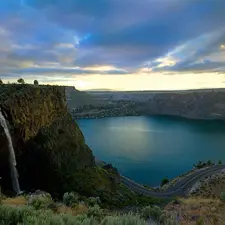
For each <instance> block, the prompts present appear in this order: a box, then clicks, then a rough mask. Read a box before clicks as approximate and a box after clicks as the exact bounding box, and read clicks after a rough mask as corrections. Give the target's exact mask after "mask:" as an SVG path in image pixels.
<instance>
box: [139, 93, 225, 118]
mask: <svg viewBox="0 0 225 225" xmlns="http://www.w3.org/2000/svg"><path fill="white" fill-rule="evenodd" d="M142 97H143V101H141V102H139V101H137V102H136V109H137V111H138V112H139V113H141V114H142V115H172V116H180V117H185V118H189V119H203V120H213V119H217V120H224V119H225V104H224V102H225V90H224V89H208V90H207V89H206V90H190V91H168V92H155V93H151V92H146V93H144V94H142Z"/></svg>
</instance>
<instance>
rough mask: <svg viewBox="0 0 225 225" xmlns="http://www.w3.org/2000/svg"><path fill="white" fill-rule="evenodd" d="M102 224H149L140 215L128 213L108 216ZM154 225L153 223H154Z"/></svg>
mask: <svg viewBox="0 0 225 225" xmlns="http://www.w3.org/2000/svg"><path fill="white" fill-rule="evenodd" d="M101 225H148V223H147V222H146V221H145V220H143V219H142V218H140V216H139V215H134V214H127V215H122V216H107V217H105V218H104V219H103V220H102V222H101ZM152 225H153V224H152Z"/></svg>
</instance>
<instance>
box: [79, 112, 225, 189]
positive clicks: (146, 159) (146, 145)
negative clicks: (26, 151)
mask: <svg viewBox="0 0 225 225" xmlns="http://www.w3.org/2000/svg"><path fill="white" fill-rule="evenodd" d="M77 122H78V124H79V126H80V128H81V130H82V131H83V133H84V136H85V139H86V142H87V144H88V145H89V146H90V148H91V149H92V150H93V152H94V155H95V156H96V157H97V158H98V159H101V160H103V161H106V162H108V163H112V164H113V165H114V166H116V167H117V168H118V170H119V171H120V172H121V174H123V175H124V176H127V177H129V178H131V179H133V180H135V181H137V182H140V183H143V184H148V185H152V186H156V185H159V183H160V182H161V180H162V178H163V177H166V176H167V177H168V178H173V177H175V176H177V175H179V174H181V173H184V172H186V171H187V170H190V169H191V168H192V165H193V164H194V163H196V162H197V161H198V160H208V159H211V160H212V161H216V162H217V161H218V160H219V159H221V160H223V161H224V162H225V123H224V122H219V121H194V120H186V119H179V118H173V117H145V116H140V117H112V118H104V119H81V120H77Z"/></svg>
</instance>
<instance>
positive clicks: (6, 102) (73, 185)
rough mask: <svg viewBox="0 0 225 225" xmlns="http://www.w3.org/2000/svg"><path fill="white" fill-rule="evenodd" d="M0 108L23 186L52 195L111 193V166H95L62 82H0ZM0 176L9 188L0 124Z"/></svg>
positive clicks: (5, 145) (5, 142)
mask: <svg viewBox="0 0 225 225" xmlns="http://www.w3.org/2000/svg"><path fill="white" fill-rule="evenodd" d="M0 109H1V111H2V114H3V115H4V117H5V119H6V120H7V121H8V126H9V128H10V133H11V136H12V140H13V145H14V149H15V153H16V158H17V164H18V166H17V168H18V172H19V175H20V176H19V180H20V183H21V187H22V189H25V190H30V189H41V190H45V191H48V192H50V193H51V194H53V195H55V196H59V195H61V194H63V193H64V192H67V191H77V192H79V193H81V194H84V195H92V196H94V195H96V196H99V195H102V198H104V197H105V196H106V195H107V198H108V196H110V195H113V191H114V190H115V189H116V188H117V181H116V179H112V174H111V172H110V171H109V172H107V171H106V170H104V169H102V168H99V167H97V166H96V165H95V160H94V156H93V154H92V151H91V150H90V149H89V147H88V146H87V145H86V144H85V140H84V136H83V134H82V132H81V131H80V129H79V127H78V125H77V124H76V122H75V121H74V120H73V119H72V117H71V115H70V113H69V112H68V109H67V103H66V98H65V87H60V86H34V85H18V84H17V85H1V87H0ZM113 176H115V178H116V177H117V176H118V174H115V173H114V174H113ZM0 177H2V180H1V185H2V186H3V189H5V190H7V189H10V188H11V181H10V172H9V163H8V148H7V140H6V137H5V134H4V130H3V128H2V127H0Z"/></svg>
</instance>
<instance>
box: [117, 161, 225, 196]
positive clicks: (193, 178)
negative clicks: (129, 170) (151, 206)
mask: <svg viewBox="0 0 225 225" xmlns="http://www.w3.org/2000/svg"><path fill="white" fill-rule="evenodd" d="M223 169H225V165H215V166H211V167H208V168H204V169H200V170H197V171H196V172H193V173H191V174H189V175H187V176H185V177H183V178H181V179H179V180H178V181H177V182H176V183H175V184H174V185H173V186H171V187H169V188H168V189H167V190H166V191H154V190H150V189H148V188H145V187H144V186H142V185H140V184H138V183H136V182H134V181H132V180H130V179H128V178H126V177H123V176H121V181H122V183H123V184H125V185H126V186H127V187H128V188H129V189H130V190H132V191H134V192H136V193H139V194H143V195H146V196H151V197H157V198H169V197H175V196H185V195H186V194H187V193H188V191H189V190H190V189H191V188H192V187H193V185H194V184H195V183H196V182H197V181H198V180H200V179H201V178H204V177H207V176H210V175H213V174H216V173H219V172H221V170H223Z"/></svg>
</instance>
